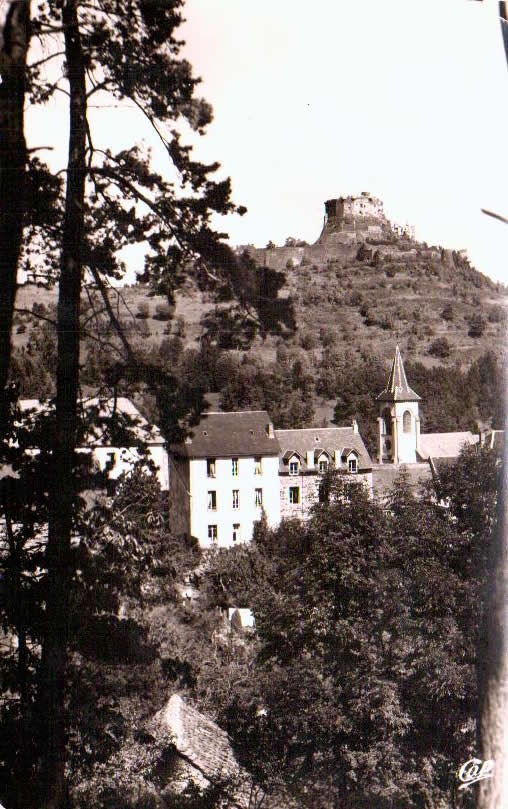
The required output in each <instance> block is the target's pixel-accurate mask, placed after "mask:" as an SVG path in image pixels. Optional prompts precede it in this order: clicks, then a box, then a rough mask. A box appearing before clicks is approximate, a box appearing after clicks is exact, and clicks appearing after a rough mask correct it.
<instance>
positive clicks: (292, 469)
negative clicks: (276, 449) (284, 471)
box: [289, 461, 300, 475]
mask: <svg viewBox="0 0 508 809" xmlns="http://www.w3.org/2000/svg"><path fill="white" fill-rule="evenodd" d="M299 469H300V464H299V462H298V461H291V463H290V464H289V474H290V475H297V474H298V471H299Z"/></svg>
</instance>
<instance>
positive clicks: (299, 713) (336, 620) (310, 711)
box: [218, 449, 499, 809]
mask: <svg viewBox="0 0 508 809" xmlns="http://www.w3.org/2000/svg"><path fill="white" fill-rule="evenodd" d="M497 469H498V460H497V458H496V455H495V454H494V453H493V452H488V451H482V452H481V453H479V454H476V452H475V450H474V449H472V450H468V451H466V452H465V453H463V455H462V456H461V457H460V458H459V460H458V461H457V463H456V464H455V465H453V466H450V468H449V469H448V470H443V478H442V481H441V484H440V486H441V488H440V496H442V497H443V498H445V497H446V502H449V504H450V505H449V507H443V506H442V505H438V504H437V503H436V501H435V498H434V497H433V496H432V492H431V491H429V492H428V493H427V494H425V495H423V497H421V498H420V499H417V498H415V496H414V493H413V492H412V491H411V489H410V487H409V485H408V482H407V480H406V479H405V478H404V476H403V475H401V476H400V478H399V480H398V481H397V482H396V484H395V486H394V488H393V490H392V493H391V497H390V502H389V509H388V510H383V509H381V508H380V507H379V506H378V505H377V504H376V503H373V502H372V501H370V500H369V499H368V497H367V496H366V494H365V493H364V491H363V488H362V487H361V486H358V485H355V486H348V487H347V488H345V486H344V481H343V479H342V478H341V476H340V475H339V476H337V475H336V474H332V475H331V476H329V477H328V479H327V481H326V489H327V495H328V497H327V498H323V499H324V500H326V499H327V502H323V503H320V504H319V505H317V506H316V507H315V510H314V514H313V516H312V518H311V519H310V520H309V521H308V522H307V523H304V524H301V523H298V522H296V521H293V522H283V523H282V524H281V526H280V527H279V528H278V529H276V530H275V531H269V530H268V529H267V528H266V526H265V527H263V526H260V528H259V529H258V532H257V535H256V540H255V546H254V548H253V549H252V575H253V576H254V575H255V576H256V577H257V578H256V583H255V584H253V583H252V582H251V583H250V585H249V593H250V598H251V601H250V604H251V606H252V607H253V608H254V611H255V615H256V628H257V635H258V643H259V644H260V646H259V650H258V652H257V657H256V662H255V665H254V666H253V667H252V672H251V673H250V676H248V679H246V678H245V677H242V678H241V680H239V681H238V682H237V685H236V687H234V688H233V690H232V694H231V699H230V703H229V705H228V706H227V707H226V708H224V707H222V706H221V713H222V721H223V722H224V723H225V726H226V728H227V729H228V731H229V733H230V734H231V735H232V737H233V739H234V742H235V744H236V745H237V750H238V754H239V755H240V757H241V759H242V761H243V762H244V763H245V764H247V765H248V766H250V767H251V768H252V771H253V772H254V773H256V777H257V778H258V779H259V781H260V782H261V783H262V782H263V781H264V780H265V781H267V782H268V781H269V780H270V777H271V773H273V772H274V771H276V770H277V768H280V769H281V770H283V771H284V773H285V779H286V783H287V784H290V785H291V788H292V789H293V790H296V793H295V794H297V795H298V799H299V801H300V802H301V804H302V805H309V806H313V805H315V802H316V801H319V800H321V801H324V802H328V803H329V802H330V800H331V801H338V802H340V805H344V806H351V807H367V806H371V805H374V804H375V805H376V806H380V807H387V808H388V807H390V808H392V807H393V809H398V808H399V807H400V809H402V807H406V806H408V805H411V806H415V807H422V809H423V807H425V806H430V805H432V806H442V807H444V806H448V805H450V803H451V802H453V800H454V794H455V792H454V791H455V789H456V778H455V772H454V771H453V770H454V768H453V766H450V762H461V761H464V760H467V758H468V757H470V756H471V755H472V754H473V752H474V750H475V732H474V717H475V712H476V708H477V689H476V682H475V663H476V648H477V647H476V643H477V639H478V629H479V626H480V620H481V615H480V613H481V610H479V609H478V605H479V603H481V595H482V588H483V586H484V581H485V559H486V554H487V549H488V543H489V537H490V532H491V530H492V529H493V523H494V515H495V503H496V485H498V483H499V480H498V477H497V474H498V473H497ZM475 488H476V489H477V491H478V492H481V494H480V493H478V494H477V495H476V496H475V497H473V500H472V504H471V508H469V507H468V506H467V505H466V503H467V502H468V497H469V495H470V494H471V493H472V491H473V489H475ZM442 502H444V500H443V501H442ZM464 505H466V508H465V509H464ZM248 554H249V551H243V552H242V556H243V557H248ZM235 555H236V553H235V551H232V552H231V553H230V559H229V564H228V570H224V564H223V563H224V558H223V560H222V562H221V567H220V570H221V572H220V579H221V581H222V582H223V583H224V582H226V583H228V584H227V588H229V589H230V590H231V588H233V590H234V588H235V587H237V586H241V585H242V582H243V581H244V580H245V571H246V570H247V569H248V560H247V559H246V558H244V561H243V562H242V563H241V564H240V566H239V578H238V580H235ZM246 565H247V568H246ZM218 570H219V569H218ZM254 589H257V593H256V594H255V595H254V593H253V590H254ZM466 803H467V796H466ZM465 805H466V804H465Z"/></svg>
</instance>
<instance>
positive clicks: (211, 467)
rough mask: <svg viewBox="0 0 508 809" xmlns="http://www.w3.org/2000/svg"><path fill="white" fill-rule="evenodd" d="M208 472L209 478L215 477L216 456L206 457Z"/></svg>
mask: <svg viewBox="0 0 508 809" xmlns="http://www.w3.org/2000/svg"><path fill="white" fill-rule="evenodd" d="M206 474H207V477H209V478H214V477H215V458H207V459H206Z"/></svg>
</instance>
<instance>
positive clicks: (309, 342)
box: [300, 331, 317, 351]
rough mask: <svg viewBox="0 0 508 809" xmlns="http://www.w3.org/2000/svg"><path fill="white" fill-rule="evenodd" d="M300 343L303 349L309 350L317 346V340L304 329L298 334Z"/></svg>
mask: <svg viewBox="0 0 508 809" xmlns="http://www.w3.org/2000/svg"><path fill="white" fill-rule="evenodd" d="M300 345H301V347H302V348H303V349H305V351H311V350H312V349H313V348H316V347H317V340H316V338H315V336H314V335H313V334H312V332H310V331H304V332H302V333H301V334H300Z"/></svg>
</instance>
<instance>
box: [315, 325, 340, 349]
mask: <svg viewBox="0 0 508 809" xmlns="http://www.w3.org/2000/svg"><path fill="white" fill-rule="evenodd" d="M319 339H320V340H321V345H322V346H324V347H325V348H328V347H329V346H332V345H335V343H336V342H337V335H336V334H335V332H334V331H333V329H327V328H324V327H323V326H322V327H321V328H320V329H319Z"/></svg>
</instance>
